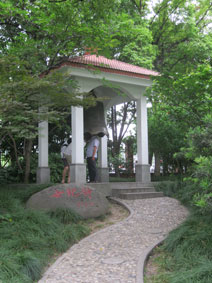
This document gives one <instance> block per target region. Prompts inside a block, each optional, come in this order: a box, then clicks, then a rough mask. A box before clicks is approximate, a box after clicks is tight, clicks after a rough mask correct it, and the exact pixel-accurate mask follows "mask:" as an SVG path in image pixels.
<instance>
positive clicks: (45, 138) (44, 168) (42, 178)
mask: <svg viewBox="0 0 212 283" xmlns="http://www.w3.org/2000/svg"><path fill="white" fill-rule="evenodd" d="M39 110H40V112H45V111H48V110H47V109H46V108H40V109H39ZM48 160H49V125H48V121H41V122H39V124H38V169H37V176H36V179H37V180H36V181H37V183H38V184H44V183H49V182H50V168H49V167H48V166H49V162H48Z"/></svg>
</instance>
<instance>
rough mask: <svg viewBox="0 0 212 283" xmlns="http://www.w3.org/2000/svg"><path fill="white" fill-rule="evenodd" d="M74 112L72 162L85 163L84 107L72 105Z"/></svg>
mask: <svg viewBox="0 0 212 283" xmlns="http://www.w3.org/2000/svg"><path fill="white" fill-rule="evenodd" d="M71 111H72V112H71V113H72V163H73V164H79V163H81V164H82V163H84V137H83V135H84V128H83V124H84V123H83V108H82V107H73V106H72V107H71Z"/></svg>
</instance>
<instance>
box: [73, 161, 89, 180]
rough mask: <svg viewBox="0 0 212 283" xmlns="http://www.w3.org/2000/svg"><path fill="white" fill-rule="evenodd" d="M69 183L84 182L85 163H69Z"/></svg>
mask: <svg viewBox="0 0 212 283" xmlns="http://www.w3.org/2000/svg"><path fill="white" fill-rule="evenodd" d="M70 172H71V183H77V184H84V183H86V164H71V165H70Z"/></svg>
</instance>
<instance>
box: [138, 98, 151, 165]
mask: <svg viewBox="0 0 212 283" xmlns="http://www.w3.org/2000/svg"><path fill="white" fill-rule="evenodd" d="M146 104H147V103H146V97H143V96H142V97H141V99H140V100H137V154H138V164H143V165H144V164H149V153H148V126H147V107H146Z"/></svg>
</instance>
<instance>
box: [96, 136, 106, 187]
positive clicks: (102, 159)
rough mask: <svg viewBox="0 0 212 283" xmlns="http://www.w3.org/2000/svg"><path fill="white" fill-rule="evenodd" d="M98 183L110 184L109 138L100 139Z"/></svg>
mask: <svg viewBox="0 0 212 283" xmlns="http://www.w3.org/2000/svg"><path fill="white" fill-rule="evenodd" d="M97 180H98V182H101V183H103V182H109V168H108V160H107V136H104V137H102V138H100V145H99V150H98V176H97Z"/></svg>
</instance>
